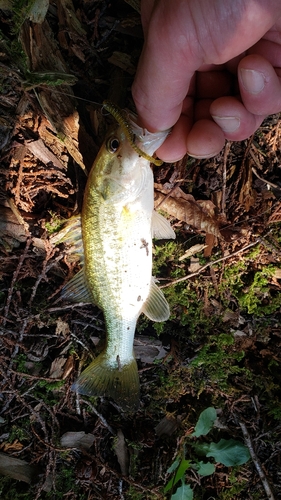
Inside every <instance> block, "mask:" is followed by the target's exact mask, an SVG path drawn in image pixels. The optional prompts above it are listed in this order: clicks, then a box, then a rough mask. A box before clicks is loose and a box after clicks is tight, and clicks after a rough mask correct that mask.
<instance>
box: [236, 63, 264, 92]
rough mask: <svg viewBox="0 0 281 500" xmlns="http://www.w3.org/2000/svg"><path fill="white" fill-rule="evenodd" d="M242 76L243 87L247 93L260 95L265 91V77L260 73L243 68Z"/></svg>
mask: <svg viewBox="0 0 281 500" xmlns="http://www.w3.org/2000/svg"><path fill="white" fill-rule="evenodd" d="M240 75H241V80H242V84H243V87H244V88H245V90H247V92H250V93H251V94H259V93H260V92H261V91H262V90H263V89H264V85H265V77H264V75H263V73H261V72H260V71H255V70H253V69H243V68H241V70H240Z"/></svg>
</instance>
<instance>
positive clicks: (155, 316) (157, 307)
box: [142, 278, 170, 321]
mask: <svg viewBox="0 0 281 500" xmlns="http://www.w3.org/2000/svg"><path fill="white" fill-rule="evenodd" d="M142 312H143V313H144V314H145V315H146V316H147V317H148V318H149V319H151V321H166V320H167V319H168V318H169V316H170V308H169V304H168V302H167V301H166V299H165V297H164V294H163V292H162V290H160V288H158V286H157V285H156V284H155V283H154V280H153V278H152V280H151V286H150V292H149V296H148V298H147V299H146V301H145V303H144V305H143V308H142Z"/></svg>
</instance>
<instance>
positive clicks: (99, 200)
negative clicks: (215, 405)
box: [63, 115, 175, 411]
mask: <svg viewBox="0 0 281 500" xmlns="http://www.w3.org/2000/svg"><path fill="white" fill-rule="evenodd" d="M134 119H135V118H134V116H133V115H130V117H129V118H128V120H129V123H130V127H131V128H132V130H133V133H134V135H135V142H136V144H137V146H138V147H140V148H141V149H142V151H144V152H145V153H147V154H148V155H152V154H153V153H154V152H155V151H156V149H158V147H159V146H160V145H161V144H162V143H163V141H164V140H165V138H166V136H167V132H160V133H157V134H152V133H149V132H148V131H146V130H143V129H141V128H140V127H139V126H138V125H137V124H136V123H135V121H134ZM81 220H82V240H83V254H84V256H83V259H82V260H83V268H82V270H81V271H80V272H79V273H78V274H77V275H76V276H75V277H74V278H73V279H72V280H71V281H70V282H69V283H68V284H67V285H66V287H65V289H64V292H63V295H64V298H66V299H71V300H73V299H74V300H77V301H81V300H85V301H91V302H92V303H94V304H95V305H97V306H98V307H99V308H100V309H102V311H103V314H104V320H105V325H106V334H107V337H106V347H105V349H104V351H103V352H102V353H101V354H100V355H99V356H98V357H97V358H96V359H95V360H94V361H93V362H92V363H91V364H90V365H89V366H88V368H86V369H85V370H84V371H83V372H82V374H81V375H80V377H79V378H78V380H77V382H76V383H75V388H76V389H77V390H78V392H79V393H81V394H88V395H96V396H110V397H112V398H113V399H114V401H115V402H116V403H117V404H118V405H119V407H120V408H121V409H122V410H123V411H135V410H136V409H137V408H138V405H139V376H138V369H137V363H136V360H135V357H134V353H133V341H134V333H135V328H136V323H137V320H138V317H139V315H140V314H141V313H144V314H146V316H147V317H148V318H150V319H151V320H152V321H165V320H167V319H168V317H169V314H170V312H169V306H168V304H167V301H166V299H165V297H164V295H163V293H162V291H161V290H160V289H159V288H158V287H157V285H156V284H155V282H154V279H153V278H152V237H157V238H175V233H174V231H173V230H172V228H171V227H170V225H169V223H168V221H167V220H166V219H165V218H164V217H162V216H161V215H159V214H157V213H156V212H155V211H154V192H153V172H152V170H151V167H150V163H149V161H148V160H147V159H146V158H144V157H142V156H140V155H139V154H138V153H137V151H136V150H134V149H133V148H132V146H131V144H130V141H129V140H128V137H127V135H126V134H125V133H124V130H123V128H122V126H118V127H117V128H116V129H115V130H114V131H113V132H110V133H109V134H108V135H107V137H106V139H105V141H104V143H103V145H102V147H101V149H100V151H99V153H98V156H97V158H96V160H95V162H94V164H93V167H92V169H91V171H90V174H89V178H88V181H87V185H86V190H85V195H84V201H83V209H82V218H81ZM78 240H79V238H78ZM77 245H78V247H79V243H77ZM78 253H79V251H78Z"/></svg>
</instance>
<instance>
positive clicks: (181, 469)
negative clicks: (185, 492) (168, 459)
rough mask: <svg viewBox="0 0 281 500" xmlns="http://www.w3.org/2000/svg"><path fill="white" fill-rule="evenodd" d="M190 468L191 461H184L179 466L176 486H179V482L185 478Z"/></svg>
mask: <svg viewBox="0 0 281 500" xmlns="http://www.w3.org/2000/svg"><path fill="white" fill-rule="evenodd" d="M189 468H190V460H185V459H183V460H182V461H181V463H180V465H179V468H178V470H177V473H176V477H175V481H174V484H177V482H178V481H179V480H180V479H182V478H183V476H184V474H185V472H186V471H187V469H189Z"/></svg>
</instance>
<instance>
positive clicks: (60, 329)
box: [56, 318, 70, 337]
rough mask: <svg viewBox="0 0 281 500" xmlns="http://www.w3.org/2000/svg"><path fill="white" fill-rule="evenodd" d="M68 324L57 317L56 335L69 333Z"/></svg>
mask: <svg viewBox="0 0 281 500" xmlns="http://www.w3.org/2000/svg"><path fill="white" fill-rule="evenodd" d="M69 331H70V330H69V324H68V323H67V322H66V321H63V320H62V319H61V318H58V319H57V325H56V335H61V334H62V335H63V336H64V337H66V336H67V335H68V334H69Z"/></svg>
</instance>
